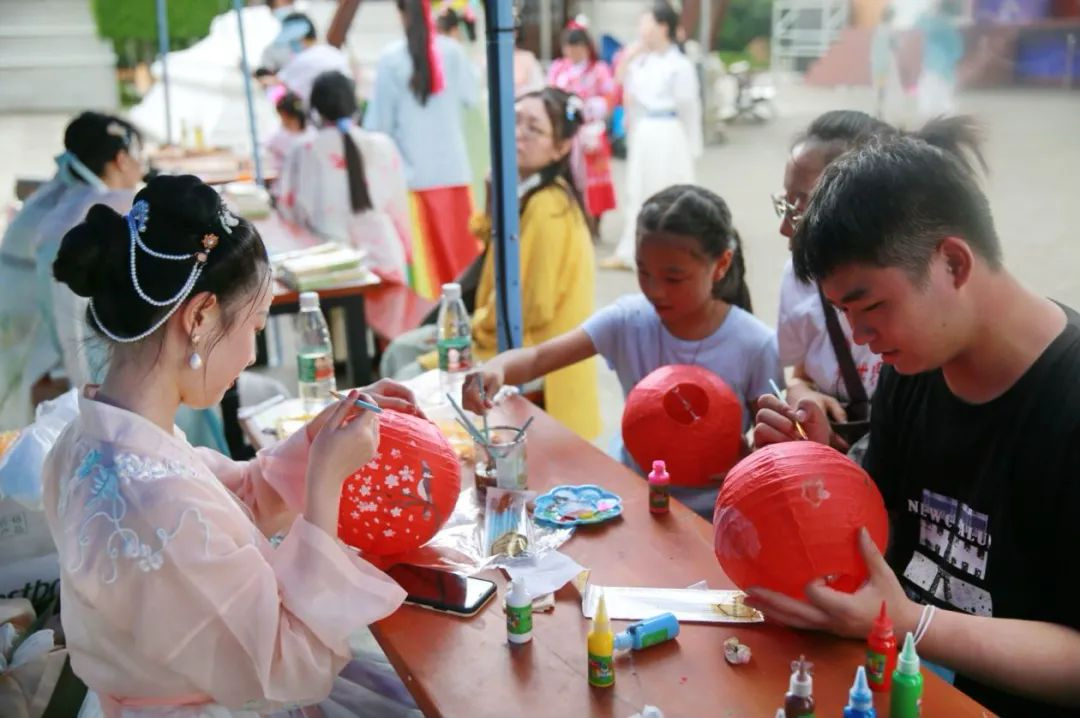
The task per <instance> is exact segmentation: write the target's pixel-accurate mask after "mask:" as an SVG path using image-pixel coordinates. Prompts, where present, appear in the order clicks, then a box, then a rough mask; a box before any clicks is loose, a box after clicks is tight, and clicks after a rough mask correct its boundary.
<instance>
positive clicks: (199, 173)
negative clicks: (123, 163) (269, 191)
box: [149, 149, 277, 185]
mask: <svg viewBox="0 0 1080 718" xmlns="http://www.w3.org/2000/svg"><path fill="white" fill-rule="evenodd" d="M149 162H150V167H151V168H152V169H154V170H157V171H158V172H161V173H162V174H171V175H185V174H186V175H195V176H196V177H198V178H199V179H201V180H202V181H203V182H205V183H206V184H209V185H223V184H229V183H230V182H254V181H255V170H254V164H253V162H252V158H251V155H250V154H246V155H242V154H237V153H236V152H233V151H232V150H228V149H206V150H203V151H201V152H197V151H190V150H188V151H183V152H178V151H175V150H171V149H162V150H159V151H157V152H155V153H152V154H150V156H149ZM263 166H264V167H265V166H266V162H265V161H264V162H263ZM276 178H277V175H276V173H274V172H264V173H263V181H264V182H270V181H273V180H274V179H276Z"/></svg>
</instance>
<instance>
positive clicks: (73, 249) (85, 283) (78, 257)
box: [53, 204, 128, 297]
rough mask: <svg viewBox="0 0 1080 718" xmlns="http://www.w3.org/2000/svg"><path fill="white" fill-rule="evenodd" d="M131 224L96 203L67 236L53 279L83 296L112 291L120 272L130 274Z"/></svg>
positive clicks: (58, 256)
mask: <svg viewBox="0 0 1080 718" xmlns="http://www.w3.org/2000/svg"><path fill="white" fill-rule="evenodd" d="M127 245H128V232H127V222H126V221H125V220H124V218H123V217H122V216H121V215H119V214H117V213H116V210H114V209H113V208H112V207H109V206H108V205H104V204H96V205H94V206H93V207H91V208H90V212H89V213H87V215H86V219H85V220H84V221H83V222H82V223H81V224H79V225H77V226H75V227H73V228H72V229H71V230H69V231H68V233H67V234H65V235H64V239H63V241H62V242H61V243H60V251H59V253H58V254H57V255H56V261H54V262H53V276H54V277H56V280H57V281H59V282H63V283H64V284H66V285H68V287H70V288H71V291H73V292H75V293H76V294H78V295H79V296H80V297H93V296H95V295H97V294H99V293H100V292H102V291H103V290H104V289H106V288H108V287H109V286H110V284H111V283H112V282H113V281H114V277H116V276H117V272H118V271H122V272H123V273H124V274H126V273H127V269H126V268H127V261H128V257H127Z"/></svg>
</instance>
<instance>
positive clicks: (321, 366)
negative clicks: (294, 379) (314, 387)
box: [296, 352, 334, 383]
mask: <svg viewBox="0 0 1080 718" xmlns="http://www.w3.org/2000/svg"><path fill="white" fill-rule="evenodd" d="M296 365H297V368H298V370H299V375H300V381H302V382H305V383H314V382H320V381H326V380H328V379H333V378H334V360H333V359H331V358H330V355H329V354H326V353H324V352H318V353H312V354H300V355H298V356H297V357H296Z"/></svg>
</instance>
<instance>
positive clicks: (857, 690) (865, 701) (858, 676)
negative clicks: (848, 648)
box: [848, 666, 874, 711]
mask: <svg viewBox="0 0 1080 718" xmlns="http://www.w3.org/2000/svg"><path fill="white" fill-rule="evenodd" d="M873 707H874V696H873V695H872V694H871V693H870V684H869V683H867V682H866V668H865V667H863V666H859V667H858V669H856V671H855V682H854V683H853V684H852V685H851V690H850V691H849V692H848V708H854V709H856V710H860V711H868V710H870V709H871V708H873Z"/></svg>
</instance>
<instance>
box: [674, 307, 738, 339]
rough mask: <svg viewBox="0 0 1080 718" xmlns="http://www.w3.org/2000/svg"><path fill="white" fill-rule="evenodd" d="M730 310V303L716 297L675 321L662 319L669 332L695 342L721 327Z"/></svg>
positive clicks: (679, 337)
mask: <svg viewBox="0 0 1080 718" xmlns="http://www.w3.org/2000/svg"><path fill="white" fill-rule="evenodd" d="M730 311H731V305H730V304H728V303H727V302H725V301H723V300H720V299H714V300H712V301H710V302H708V303H707V304H705V305H704V306H703V307H701V309H699V310H698V311H696V312H694V313H693V314H689V315H687V316H685V317H681V318H679V319H677V320H675V321H663V320H661V323H662V324H663V325H664V328H665V329H667V330H668V333H669V334H671V336H673V337H675V338H676V339H682V340H683V341H687V342H693V341H698V340H701V339H705V338H706V337H710V336H712V335H713V334H714V333H715V332H716V330H717V329H719V328H720V325H721V324H723V323H724V320H725V319H727V316H728V313H729V312H730Z"/></svg>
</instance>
